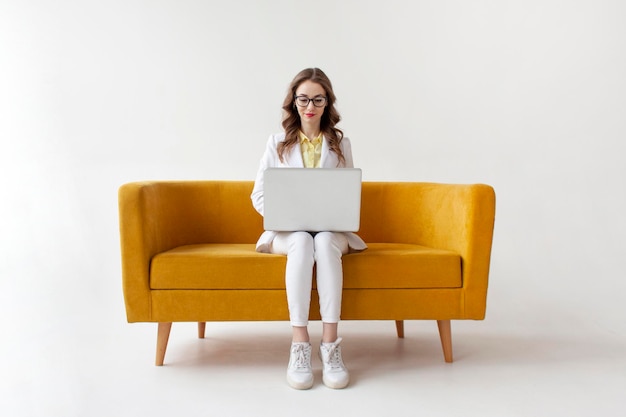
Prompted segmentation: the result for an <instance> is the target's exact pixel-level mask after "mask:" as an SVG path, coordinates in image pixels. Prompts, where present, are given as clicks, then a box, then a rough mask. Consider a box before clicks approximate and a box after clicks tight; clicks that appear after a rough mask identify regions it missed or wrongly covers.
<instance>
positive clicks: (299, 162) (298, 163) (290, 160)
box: [283, 143, 304, 168]
mask: <svg viewBox="0 0 626 417" xmlns="http://www.w3.org/2000/svg"><path fill="white" fill-rule="evenodd" d="M283 165H285V166H288V167H293V168H304V160H303V159H302V151H300V143H296V145H295V146H294V147H292V148H291V149H290V150H289V154H287V156H286V157H285V162H284V163H283Z"/></svg>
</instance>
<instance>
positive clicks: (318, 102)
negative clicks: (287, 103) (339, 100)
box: [295, 96, 326, 107]
mask: <svg viewBox="0 0 626 417" xmlns="http://www.w3.org/2000/svg"><path fill="white" fill-rule="evenodd" d="M295 99H296V104H297V105H298V106H300V107H307V106H308V105H309V103H310V102H313V105H314V106H315V107H324V106H325V105H326V97H324V96H317V97H313V98H308V97H307V96H296V97H295Z"/></svg>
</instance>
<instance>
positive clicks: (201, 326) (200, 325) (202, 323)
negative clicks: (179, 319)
mask: <svg viewBox="0 0 626 417" xmlns="http://www.w3.org/2000/svg"><path fill="white" fill-rule="evenodd" d="M205 330H206V321H199V322H198V338H199V339H204V332H205Z"/></svg>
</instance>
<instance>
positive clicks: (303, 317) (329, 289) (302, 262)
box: [271, 232, 348, 326]
mask: <svg viewBox="0 0 626 417" xmlns="http://www.w3.org/2000/svg"><path fill="white" fill-rule="evenodd" d="M271 252H272V253H277V254H282V255H287V269H286V271H285V285H286V287H287V305H288V306H289V320H290V322H291V325H292V326H307V325H308V323H309V309H310V306H311V288H312V286H313V265H314V264H316V266H317V271H316V276H317V293H318V295H319V301H320V315H321V317H322V321H323V322H324V323H338V322H339V318H340V316H341V293H342V290H343V267H342V263H341V256H342V255H343V254H345V253H348V239H347V238H346V236H345V235H344V234H343V233H333V232H319V233H317V234H316V235H315V237H313V236H312V235H311V234H310V233H308V232H280V233H278V235H277V236H276V237H275V238H274V241H273V242H272V247H271Z"/></svg>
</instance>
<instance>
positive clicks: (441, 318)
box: [119, 181, 495, 365]
mask: <svg viewBox="0 0 626 417" xmlns="http://www.w3.org/2000/svg"><path fill="white" fill-rule="evenodd" d="M252 186H253V182H252V181H153V182H135V183H129V184H125V185H123V186H122V187H120V189H119V210H120V212H119V215H120V219H119V220H120V233H121V255H122V282H123V291H124V301H125V305H126V313H127V319H128V322H156V323H158V331H157V354H156V365H162V364H163V361H164V357H165V350H166V348H167V341H168V338H169V333H170V329H171V326H172V322H198V336H199V337H201V338H203V337H204V332H205V323H206V322H207V321H235V320H236V321H273V320H288V318H289V316H288V311H287V301H286V294H285V283H284V274H285V264H286V257H285V256H282V255H273V254H262V253H257V252H255V242H256V240H257V238H258V237H259V235H260V233H261V232H262V228H263V227H262V217H261V216H260V215H259V214H258V213H257V212H256V211H255V210H254V209H253V207H252V204H251V201H250V193H251V192H252ZM494 216H495V194H494V191H493V189H492V188H491V187H490V186H488V185H483V184H473V185H452V184H434V183H409V182H364V183H363V187H362V206H361V229H360V231H359V235H360V236H361V237H362V238H363V239H364V240H365V241H366V242H367V244H368V246H369V249H367V250H366V251H364V252H360V253H353V254H347V255H345V256H344V257H343V265H344V294H343V305H342V320H391V321H395V323H396V330H397V334H398V337H404V320H436V321H437V323H438V327H439V334H440V338H441V343H442V348H443V353H444V359H445V361H446V362H452V339H451V327H450V320H456V319H475V320H482V319H484V317H485V308H486V298H487V281H488V275H489V262H490V254H491V243H492V235H493V226H494ZM318 311H319V304H318V303H317V294H316V292H315V286H314V287H313V295H312V301H311V313H310V317H311V319H313V320H315V319H319V314H318Z"/></svg>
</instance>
